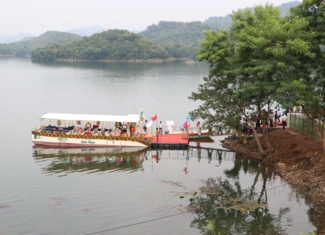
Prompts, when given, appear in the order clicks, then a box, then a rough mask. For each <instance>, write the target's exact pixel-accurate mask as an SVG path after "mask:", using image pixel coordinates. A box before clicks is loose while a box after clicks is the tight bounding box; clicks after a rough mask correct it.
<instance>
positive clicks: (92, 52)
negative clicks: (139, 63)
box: [32, 29, 169, 60]
mask: <svg viewBox="0 0 325 235" xmlns="http://www.w3.org/2000/svg"><path fill="white" fill-rule="evenodd" d="M168 57H169V55H168V53H167V51H166V50H165V49H164V48H163V47H162V46H161V45H158V44H155V43H153V42H151V41H149V40H147V39H146V38H144V37H143V36H141V35H137V34H134V33H130V32H129V31H127V30H117V29H115V30H108V31H104V32H102V33H98V34H94V35H93V36H90V37H83V38H82V40H78V41H75V42H73V43H71V44H70V45H68V46H67V45H59V44H53V45H50V46H47V47H44V48H39V49H37V50H35V51H34V52H33V53H32V59H34V60H54V59H75V60H136V59H137V60H149V59H163V60H164V59H167V58H168Z"/></svg>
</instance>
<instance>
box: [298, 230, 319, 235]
mask: <svg viewBox="0 0 325 235" xmlns="http://www.w3.org/2000/svg"><path fill="white" fill-rule="evenodd" d="M298 235H304V234H303V233H301V232H299V233H298ZM307 235H316V234H315V233H314V232H313V231H308V233H307Z"/></svg>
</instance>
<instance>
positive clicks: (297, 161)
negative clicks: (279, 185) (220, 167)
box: [222, 128, 325, 205]
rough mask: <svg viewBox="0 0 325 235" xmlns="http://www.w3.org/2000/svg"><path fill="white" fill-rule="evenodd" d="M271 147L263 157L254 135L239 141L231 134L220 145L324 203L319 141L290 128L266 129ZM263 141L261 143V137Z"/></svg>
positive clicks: (324, 170)
mask: <svg viewBox="0 0 325 235" xmlns="http://www.w3.org/2000/svg"><path fill="white" fill-rule="evenodd" d="M269 139H270V142H271V145H272V147H273V149H274V152H272V153H271V154H270V155H269V156H267V157H266V158H264V159H263V158H262V157H261V156H260V155H259V153H258V150H257V144H256V142H255V139H250V140H249V141H248V142H247V143H246V144H244V143H243V144H239V143H238V142H237V140H236V138H235V137H234V136H230V137H227V138H226V139H225V140H224V142H223V143H222V146H223V147H224V148H227V149H229V150H231V151H234V152H236V153H240V154H242V155H243V156H245V157H247V158H249V159H252V160H255V161H260V162H262V163H263V164H265V165H267V166H269V167H271V168H273V170H274V171H275V173H276V174H278V175H279V176H280V177H281V178H283V179H284V180H285V181H286V182H287V183H289V184H291V185H293V186H294V187H296V188H297V189H298V190H299V191H300V192H302V193H303V194H305V195H306V196H307V197H308V198H310V199H311V200H312V201H313V202H315V203H321V204H323V205H324V204H325V156H324V153H323V149H322V144H321V143H320V141H317V140H315V139H312V138H311V137H308V136H305V135H303V134H301V133H299V132H296V131H294V130H292V129H290V128H287V129H286V130H282V129H279V130H276V131H272V132H270V133H269ZM261 142H262V144H263V143H264V140H263V138H261Z"/></svg>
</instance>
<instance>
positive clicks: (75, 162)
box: [33, 145, 147, 173]
mask: <svg viewBox="0 0 325 235" xmlns="http://www.w3.org/2000/svg"><path fill="white" fill-rule="evenodd" d="M146 151H147V149H144V148H143V147H140V148H139V147H128V148H56V147H43V146H37V145H35V146H33V157H34V158H35V159H36V160H37V161H38V162H43V161H49V160H50V161H51V162H50V164H48V165H47V166H45V167H43V168H42V170H43V172H44V173H60V172H81V171H89V172H88V173H95V172H100V171H118V170H125V171H131V172H133V171H137V170H139V169H141V168H142V162H143V161H144V159H145V154H146Z"/></svg>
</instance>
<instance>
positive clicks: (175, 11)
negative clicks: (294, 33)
mask: <svg viewBox="0 0 325 235" xmlns="http://www.w3.org/2000/svg"><path fill="white" fill-rule="evenodd" d="M291 1H294V0H222V1H220V0H195V1H194V0H7V1H3V2H2V4H1V8H0V34H2V35H14V34H17V33H19V32H24V33H32V34H34V35H35V36H38V35H40V34H42V33H45V32H46V31H52V30H56V31H67V30H69V29H76V28H82V27H91V26H96V25H98V26H102V27H104V28H106V29H127V30H145V29H146V27H147V26H149V25H152V24H158V22H159V21H181V22H190V21H204V20H206V19H208V18H209V17H213V16H225V15H227V14H229V13H231V12H232V11H233V10H238V9H242V8H245V7H253V6H255V5H259V4H265V3H267V2H268V3H272V4H273V5H274V6H278V5H281V4H282V3H286V2H291Z"/></svg>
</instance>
